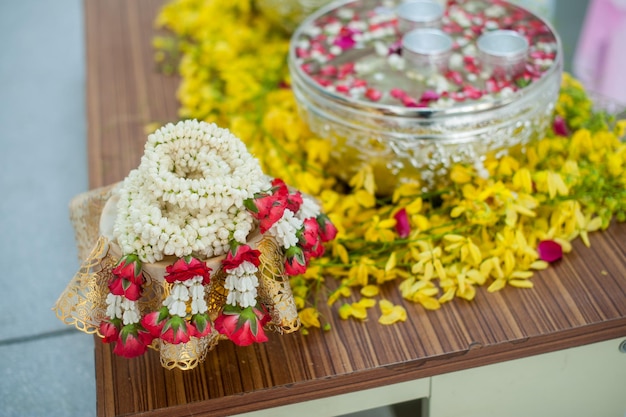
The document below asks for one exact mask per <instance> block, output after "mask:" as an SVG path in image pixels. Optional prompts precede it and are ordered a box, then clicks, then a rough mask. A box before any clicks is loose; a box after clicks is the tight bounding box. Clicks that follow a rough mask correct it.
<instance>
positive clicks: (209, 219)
mask: <svg viewBox="0 0 626 417" xmlns="http://www.w3.org/2000/svg"><path fill="white" fill-rule="evenodd" d="M318 219H319V220H318ZM327 220H328V219H327V218H325V217H324V216H323V215H322V214H321V212H320V208H319V206H318V205H317V203H316V202H315V201H314V200H312V199H311V198H308V197H305V196H303V195H302V194H301V193H300V192H299V191H293V192H292V191H291V190H290V189H289V188H288V187H287V185H286V184H285V183H284V182H283V181H282V180H280V179H271V178H268V177H266V176H265V175H264V174H263V172H262V170H261V167H260V165H259V163H258V161H257V160H256V159H255V158H254V157H252V155H250V154H249V153H248V151H247V149H246V147H245V145H244V144H243V143H242V142H241V140H239V139H238V138H237V137H236V136H234V135H233V134H231V133H230V132H229V131H228V130H226V129H220V128H218V127H217V126H216V125H214V124H208V123H204V122H198V121H195V120H188V121H182V122H179V123H177V124H176V125H173V124H168V125H166V126H164V127H162V128H161V129H159V130H157V131H156V132H155V133H154V134H152V135H150V136H149V137H148V141H147V143H146V146H145V151H144V155H143V157H142V159H141V164H140V165H139V167H138V168H137V169H135V170H133V171H132V172H131V173H130V174H129V175H128V177H127V178H126V179H125V180H124V182H123V184H122V187H121V190H120V191H119V200H118V203H117V215H116V219H115V224H114V234H115V236H116V238H117V243H118V244H119V246H120V247H121V249H122V252H123V254H124V255H123V256H122V259H120V262H119V264H118V265H117V266H116V267H115V269H114V270H113V271H112V275H113V277H112V279H111V281H110V282H109V285H108V287H109V291H110V294H109V295H108V296H107V299H106V302H107V316H108V317H109V319H108V320H105V321H104V322H102V324H101V326H100V333H101V334H102V335H103V336H104V341H105V342H108V343H115V349H114V352H115V353H117V354H120V355H122V356H125V357H133V356H138V355H140V354H143V353H144V352H145V351H146V348H147V346H149V345H151V344H152V342H153V340H154V339H160V340H161V341H162V342H164V343H170V344H179V343H187V342H189V341H190V340H191V338H192V337H196V338H201V337H205V336H207V335H209V334H210V333H211V332H212V326H211V318H210V317H209V308H208V305H207V302H206V295H207V294H206V291H207V287H208V285H209V283H210V281H211V277H212V275H213V274H214V273H215V272H216V271H213V270H211V268H209V267H208V266H207V264H206V263H205V262H204V261H203V260H206V259H209V258H215V257H218V256H222V257H223V259H222V261H221V266H220V269H222V270H223V271H224V272H225V273H226V278H225V282H224V288H225V289H226V290H227V291H228V294H227V297H226V304H225V306H224V307H223V308H222V309H221V311H220V312H219V314H218V316H217V318H216V319H215V321H214V323H213V324H214V328H215V330H217V331H218V332H219V333H221V334H223V335H226V336H227V337H228V338H230V339H231V340H232V341H233V342H235V343H236V344H238V345H247V344H250V343H253V342H263V341H265V340H267V338H266V336H265V334H264V331H263V325H264V324H265V323H267V322H268V321H269V315H268V310H267V308H266V306H264V305H262V304H260V303H259V302H258V300H257V296H258V291H257V288H258V286H259V277H258V276H257V274H258V272H259V265H260V263H261V260H260V255H261V252H260V251H259V250H256V249H253V248H252V247H250V246H249V245H248V244H247V241H248V239H249V237H250V236H251V234H252V233H253V232H255V233H256V232H257V230H258V232H260V233H261V234H267V236H271V237H273V238H274V239H275V240H276V242H277V243H278V244H279V245H280V246H281V247H282V248H283V254H284V267H285V269H284V270H285V274H287V275H294V274H299V273H303V272H304V271H305V270H306V267H307V266H308V263H309V260H310V259H311V258H313V257H318V256H321V255H322V254H323V251H324V247H323V245H322V242H325V241H328V240H330V239H332V238H333V237H334V235H335V234H336V230H335V229H334V226H332V224H330V223H327ZM318 221H319V222H321V223H319V224H318ZM328 224H330V228H329V227H328ZM324 225H325V226H324ZM322 226H323V227H322ZM167 256H175V257H176V258H178V259H177V260H176V261H175V262H174V263H172V264H171V265H169V266H167V267H166V268H165V270H166V274H165V276H164V280H165V281H166V283H167V284H166V285H167V291H166V294H167V296H166V297H165V298H164V299H163V300H162V302H161V307H160V308H159V309H158V310H157V311H151V312H148V313H147V314H145V315H143V316H142V312H141V311H140V308H139V304H138V300H139V299H140V297H141V295H142V292H143V283H144V277H143V273H142V263H144V262H147V263H154V262H157V261H161V260H163V259H165V258H166V257H167Z"/></svg>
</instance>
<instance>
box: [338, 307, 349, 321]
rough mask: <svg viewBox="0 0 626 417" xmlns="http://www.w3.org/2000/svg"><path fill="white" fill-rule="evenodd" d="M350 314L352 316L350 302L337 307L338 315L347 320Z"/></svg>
mask: <svg viewBox="0 0 626 417" xmlns="http://www.w3.org/2000/svg"><path fill="white" fill-rule="evenodd" d="M350 316H352V306H351V305H350V304H344V305H342V306H341V307H339V317H341V318H342V319H344V320H348V319H349V318H350Z"/></svg>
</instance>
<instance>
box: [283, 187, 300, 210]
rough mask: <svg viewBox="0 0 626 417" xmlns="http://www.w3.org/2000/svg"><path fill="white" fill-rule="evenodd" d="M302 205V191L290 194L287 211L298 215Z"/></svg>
mask: <svg viewBox="0 0 626 417" xmlns="http://www.w3.org/2000/svg"><path fill="white" fill-rule="evenodd" d="M301 205H302V193H300V191H298V192H295V193H292V194H289V196H287V206H286V207H285V208H286V209H288V210H290V211H291V212H292V213H297V212H298V210H300V206H301Z"/></svg>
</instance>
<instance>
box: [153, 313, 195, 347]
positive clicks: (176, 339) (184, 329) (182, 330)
mask: <svg viewBox="0 0 626 417" xmlns="http://www.w3.org/2000/svg"><path fill="white" fill-rule="evenodd" d="M192 327H193V326H192V325H191V324H190V323H189V322H188V321H186V320H185V319H184V318H182V317H179V316H172V317H170V318H169V319H167V321H166V322H165V325H164V326H163V328H162V329H161V340H163V341H165V342H167V343H171V344H174V345H177V344H179V343H187V342H189V336H190V335H191V332H193V330H192Z"/></svg>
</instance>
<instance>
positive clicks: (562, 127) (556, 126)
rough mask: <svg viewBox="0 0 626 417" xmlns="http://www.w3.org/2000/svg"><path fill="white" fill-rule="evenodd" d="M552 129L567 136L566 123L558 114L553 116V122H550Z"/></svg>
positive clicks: (557, 133)
mask: <svg viewBox="0 0 626 417" xmlns="http://www.w3.org/2000/svg"><path fill="white" fill-rule="evenodd" d="M552 131H553V132H554V133H555V134H556V135H559V136H567V123H566V122H565V119H564V118H563V117H561V116H559V115H557V116H554V123H553V124H552Z"/></svg>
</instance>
